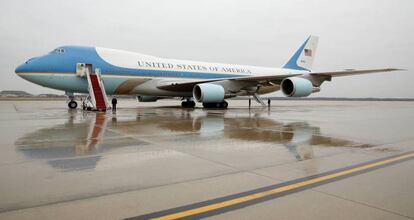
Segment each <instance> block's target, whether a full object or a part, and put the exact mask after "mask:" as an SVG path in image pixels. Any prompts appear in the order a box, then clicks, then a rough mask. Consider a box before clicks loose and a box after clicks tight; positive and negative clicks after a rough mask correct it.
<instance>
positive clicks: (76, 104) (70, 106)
mask: <svg viewBox="0 0 414 220" xmlns="http://www.w3.org/2000/svg"><path fill="white" fill-rule="evenodd" d="M68 107H69V108H70V109H75V108H77V107H78V103H77V102H76V101H74V100H70V101H69V102H68Z"/></svg>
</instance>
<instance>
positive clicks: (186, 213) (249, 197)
mask: <svg viewBox="0 0 414 220" xmlns="http://www.w3.org/2000/svg"><path fill="white" fill-rule="evenodd" d="M410 157H414V153H410V154H405V155H402V156H398V157H394V158H390V159H385V160H382V161H378V162H373V163H370V164H366V165H362V166H359V167H355V168H350V169H348V170H344V171H339V172H337V173H332V174H328V175H325V176H321V177H317V178H314V179H310V180H304V181H302V182H298V183H293V184H291V185H287V186H282V187H279V188H275V189H272V190H268V191H264V192H260V193H255V194H251V195H247V196H242V197H239V198H236V199H230V200H227V201H223V202H219V203H216V204H211V205H206V206H202V207H199V208H194V209H190V210H186V211H182V212H177V213H173V214H169V215H165V216H161V217H158V218H153V219H160V220H161V219H162V220H167V219H178V218H184V217H189V216H192V215H196V214H201V213H204V212H209V211H213V210H216V209H220V208H225V207H228V206H232V205H237V204H240V203H243V202H248V201H251V200H254V199H259V198H262V197H266V196H270V195H274V194H277V193H281V192H285V191H288V190H293V189H297V188H301V187H305V186H308V185H311V184H315V183H319V182H323V181H326V180H330V179H334V178H337V177H341V176H345V175H349V174H352V173H355V172H359V171H363V170H367V169H371V168H375V167H378V166H382V165H386V164H389V163H393V162H396V161H399V160H403V159H407V158H410Z"/></svg>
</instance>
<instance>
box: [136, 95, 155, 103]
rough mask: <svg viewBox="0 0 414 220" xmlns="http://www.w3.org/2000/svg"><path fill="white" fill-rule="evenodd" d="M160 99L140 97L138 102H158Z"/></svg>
mask: <svg viewBox="0 0 414 220" xmlns="http://www.w3.org/2000/svg"><path fill="white" fill-rule="evenodd" d="M159 98H160V97H158V96H147V95H144V96H138V101H140V102H156V101H157V100H158V99H159Z"/></svg>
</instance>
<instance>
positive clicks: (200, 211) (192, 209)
mask: <svg viewBox="0 0 414 220" xmlns="http://www.w3.org/2000/svg"><path fill="white" fill-rule="evenodd" d="M410 159H414V151H411V152H407V153H404V154H400V155H394V156H389V157H385V158H380V159H377V160H373V161H369V162H365V163H361V164H357V165H353V166H349V167H345V168H340V169H336V170H333V171H328V172H325V173H321V174H317V175H313V176H309V177H305V178H299V179H296V180H292V181H288V182H284V183H279V184H275V185H271V186H267V187H263V188H258V189H254V190H251V191H247V192H242V193H238V194H234V195H230V196H225V197H221V198H216V199H213V200H209V201H204V202H199V203H194V204H190V205H185V206H181V207H177V208H172V209H168V210H163V211H158V212H154V213H150V214H145V215H141V216H135V217H131V218H127V219H160V220H167V219H188V218H191V219H194V218H195V219H199V218H204V217H208V216H213V215H217V214H221V213H225V212H229V211H232V210H236V209H240V208H243V207H247V206H250V205H254V204H257V203H260V202H264V201H268V200H271V199H275V198H278V197H281V196H285V195H288V194H291V193H295V192H299V191H303V190H306V189H310V188H314V187H316V186H320V185H324V184H327V183H330V182H334V181H338V180H341V179H345V178H348V177H351V176H355V175H359V174H362V173H366V172H369V171H373V170H376V169H380V168H383V167H386V166H390V165H393V164H396V163H400V162H403V161H407V160H410Z"/></svg>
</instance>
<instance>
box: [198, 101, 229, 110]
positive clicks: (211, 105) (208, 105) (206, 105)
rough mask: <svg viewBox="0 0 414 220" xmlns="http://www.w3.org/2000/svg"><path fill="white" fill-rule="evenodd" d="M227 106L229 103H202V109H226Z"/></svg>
mask: <svg viewBox="0 0 414 220" xmlns="http://www.w3.org/2000/svg"><path fill="white" fill-rule="evenodd" d="M228 106H229V103H227V102H226V101H222V102H212V103H203V107H204V108H223V109H225V108H227V107H228Z"/></svg>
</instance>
